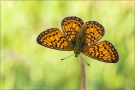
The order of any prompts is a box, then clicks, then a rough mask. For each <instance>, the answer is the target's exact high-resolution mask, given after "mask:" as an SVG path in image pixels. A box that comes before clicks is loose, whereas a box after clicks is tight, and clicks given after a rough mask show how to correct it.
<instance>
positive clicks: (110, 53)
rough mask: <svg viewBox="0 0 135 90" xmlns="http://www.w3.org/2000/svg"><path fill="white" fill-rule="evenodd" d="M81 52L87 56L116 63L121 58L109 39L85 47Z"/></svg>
mask: <svg viewBox="0 0 135 90" xmlns="http://www.w3.org/2000/svg"><path fill="white" fill-rule="evenodd" d="M81 52H82V53H83V54H85V55H86V56H89V57H91V58H94V59H97V60H99V61H103V62H108V63H116V62H117V61H118V59H119V56H118V53H117V50H116V49H115V47H114V46H113V45H112V44H111V43H110V42H108V41H102V42H98V43H97V44H95V45H92V46H88V47H84V48H83V49H82V51H81Z"/></svg>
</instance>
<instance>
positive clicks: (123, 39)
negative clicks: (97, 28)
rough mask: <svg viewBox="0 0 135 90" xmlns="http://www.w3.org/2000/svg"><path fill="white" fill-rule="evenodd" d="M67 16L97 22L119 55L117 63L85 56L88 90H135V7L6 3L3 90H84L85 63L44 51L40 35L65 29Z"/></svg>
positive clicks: (127, 4)
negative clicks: (54, 29) (62, 24)
mask: <svg viewBox="0 0 135 90" xmlns="http://www.w3.org/2000/svg"><path fill="white" fill-rule="evenodd" d="M67 16H77V17H79V18H81V19H82V20H83V21H84V22H86V21H89V20H94V21H97V22H99V23H101V24H102V25H103V26H104V28H105V35H104V36H103V38H102V39H101V40H100V41H102V40H108V41H110V42H111V43H113V45H114V46H115V48H116V49H117V50H118V53H119V58H120V59H119V62H118V63H113V64H112V63H104V62H100V61H97V60H95V59H92V58H89V57H87V56H84V59H85V60H86V61H87V62H88V63H89V64H90V65H91V66H90V67H89V66H87V65H85V67H86V75H87V89H91V90H97V89H100V90H101V89H104V90H106V89H117V90H127V89H131V90H132V89H135V86H134V80H135V79H134V77H135V71H134V69H135V67H134V50H135V48H134V3H133V1H1V65H0V67H1V81H0V83H1V89H37V90H39V89H47V90H49V89H80V88H81V76H80V75H81V74H80V61H79V59H78V58H75V57H74V56H72V57H70V58H68V59H66V60H64V61H61V60H60V59H61V58H65V57H67V56H69V55H71V54H73V52H67V51H58V50H53V49H48V48H45V47H43V46H41V45H39V44H37V42H36V38H37V36H38V34H39V33H41V32H42V31H44V30H46V29H49V28H53V27H54V28H59V29H61V26H60V25H61V21H62V19H63V18H65V17H67Z"/></svg>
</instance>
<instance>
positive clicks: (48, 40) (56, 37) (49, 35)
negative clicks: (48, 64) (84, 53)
mask: <svg viewBox="0 0 135 90" xmlns="http://www.w3.org/2000/svg"><path fill="white" fill-rule="evenodd" d="M37 43H39V44H40V45H43V46H45V47H48V48H52V49H58V50H64V51H70V50H73V47H72V44H71V43H70V42H69V41H68V40H67V39H66V38H65V36H64V35H63V34H62V32H61V31H60V30H59V29H57V28H51V29H48V30H46V31H43V32H42V33H40V34H39V36H38V37H37Z"/></svg>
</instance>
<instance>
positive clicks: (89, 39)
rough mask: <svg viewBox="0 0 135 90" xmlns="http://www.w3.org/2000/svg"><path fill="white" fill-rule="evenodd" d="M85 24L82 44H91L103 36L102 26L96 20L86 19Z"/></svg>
mask: <svg viewBox="0 0 135 90" xmlns="http://www.w3.org/2000/svg"><path fill="white" fill-rule="evenodd" d="M85 25H86V30H85V33H84V38H85V39H84V46H91V45H93V44H95V43H96V42H97V41H98V40H100V39H101V38H102V37H103V35H104V27H103V26H102V25H101V24H99V23H98V22H96V21H88V22H86V23H85Z"/></svg>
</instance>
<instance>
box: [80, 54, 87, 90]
mask: <svg viewBox="0 0 135 90" xmlns="http://www.w3.org/2000/svg"><path fill="white" fill-rule="evenodd" d="M80 56H81V57H82V58H81V57H80V65H81V90H86V72H85V63H84V61H83V60H82V59H83V54H80Z"/></svg>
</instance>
